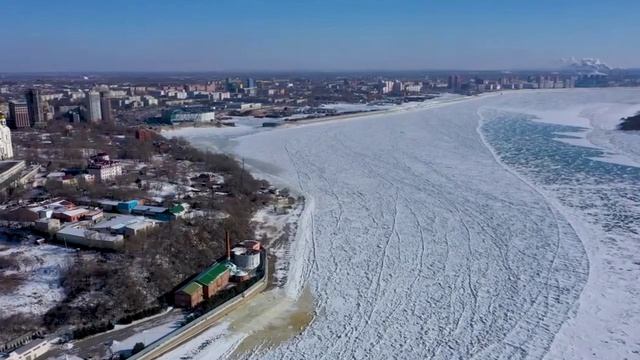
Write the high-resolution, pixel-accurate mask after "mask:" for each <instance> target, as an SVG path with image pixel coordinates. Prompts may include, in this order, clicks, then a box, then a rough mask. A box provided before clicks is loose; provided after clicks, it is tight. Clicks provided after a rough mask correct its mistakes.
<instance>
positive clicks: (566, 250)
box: [178, 89, 640, 359]
mask: <svg viewBox="0 0 640 360" xmlns="http://www.w3.org/2000/svg"><path fill="white" fill-rule="evenodd" d="M638 95H640V92H638V91H637V90H621V89H601V90H571V91H546V92H522V93H516V92H514V93H505V95H503V96H500V95H494V96H490V97H485V98H479V99H473V100H469V101H460V102H457V103H452V104H444V105H440V106H433V107H431V108H426V109H422V110H410V111H401V112H395V113H390V114H384V115H372V116H370V117H361V118H354V119H350V120H349V121H335V122H325V123H318V124H313V125H309V126H298V127H291V128H286V129H277V130H274V131H268V132H266V131H265V132H260V133H257V134H255V135H248V136H241V137H237V138H234V139H233V144H237V146H236V147H235V148H234V150H233V151H234V152H235V153H236V154H237V155H238V156H241V157H244V158H246V159H247V162H248V163H251V164H253V166H254V168H256V169H259V170H260V171H263V172H265V173H268V174H269V176H270V177H271V179H270V180H272V181H274V179H275V181H280V182H281V183H284V184H288V185H290V186H292V187H294V188H295V189H296V191H298V192H300V193H304V194H305V197H306V199H307V200H309V201H312V204H313V206H312V207H309V208H308V209H309V210H308V218H307V222H306V225H305V226H301V227H300V228H301V229H307V231H305V232H303V234H304V236H303V237H302V238H300V239H297V240H300V241H296V243H295V244H296V247H297V248H296V249H294V251H292V256H293V257H295V259H296V261H299V262H300V266H297V267H293V268H292V270H290V271H291V272H292V274H290V277H291V278H299V279H302V281H301V282H300V283H301V284H302V283H306V284H308V285H309V286H310V289H311V291H312V293H313V296H314V298H315V299H316V318H315V320H314V321H313V323H312V324H311V325H310V326H309V327H308V328H307V329H306V330H305V331H304V332H303V333H302V334H301V335H300V336H297V337H295V338H294V339H292V340H290V341H287V342H285V343H283V344H281V345H280V346H278V347H276V348H275V349H271V350H269V351H267V350H265V352H264V353H262V352H261V353H258V354H256V355H255V357H256V358H278V359H280V358H336V359H337V358H345V357H355V358H373V359H377V358H388V357H400V358H442V359H448V358H458V357H459V358H471V357H477V358H543V357H545V356H546V357H547V358H550V359H551V358H576V359H577V358H585V357H587V358H588V357H593V358H620V357H624V356H627V357H628V356H632V354H633V351H634V350H636V351H637V350H638V343H639V341H638V338H637V336H636V335H634V334H636V333H640V331H638V330H639V329H638V328H637V324H638V323H639V322H638V320H639V317H638V316H639V315H638V306H637V302H636V301H637V300H636V299H637V296H633V294H634V293H635V294H636V295H637V292H638V285H637V284H635V285H634V283H633V282H629V281H628V280H629V279H631V278H634V277H635V278H636V279H637V277H638V275H640V267H638V266H637V265H636V266H634V265H633V264H635V263H636V262H634V256H637V255H636V254H638V253H640V252H639V251H637V250H639V249H637V248H636V247H635V246H636V245H634V241H636V240H637V239H635V238H634V237H633V236H631V237H630V238H629V239H630V240H629V241H627V242H621V241H622V240H621V239H620V238H618V237H615V239H616V240H617V242H615V243H613V242H611V241H610V240H609V239H610V237H608V235H607V234H606V229H604V230H602V231H605V232H604V233H603V232H598V231H592V230H593V229H598V227H599V226H601V225H602V224H601V223H599V221H600V220H601V219H598V218H595V220H593V219H592V221H590V220H589V219H588V218H587V217H585V216H586V215H585V214H584V213H583V210H584V209H581V208H580V207H579V206H578V205H580V204H575V203H572V202H571V201H567V197H564V196H563V194H566V189H564V188H562V187H553V188H552V187H546V188H545V187H543V186H542V185H543V184H542V185H541V183H540V181H539V179H537V178H535V177H533V176H532V174H533V173H531V172H527V171H525V170H526V169H521V168H511V167H509V168H508V169H505V167H504V166H503V164H504V165H507V166H510V165H509V161H507V160H508V159H506V160H503V159H502V158H501V156H505V155H508V154H516V155H518V154H519V153H518V152H517V151H516V152H505V150H504V149H505V148H498V151H495V149H493V147H494V146H497V145H496V144H495V143H492V142H491V139H489V141H487V144H485V142H483V140H482V139H481V136H480V134H479V133H478V132H477V131H476V128H477V125H478V121H479V120H480V117H479V115H478V113H479V110H481V109H482V111H487V109H489V110H492V109H510V110H513V109H517V110H518V111H519V112H524V113H529V114H531V113H532V112H535V111H538V112H540V111H547V110H553V109H557V110H558V111H560V110H561V109H565V108H567V107H573V106H580V105H581V104H593V103H594V102H598V101H599V102H601V103H608V104H628V105H629V104H630V106H634V105H633V101H634V99H640V96H638ZM595 100H598V101H595ZM492 111H493V110H492ZM592 113H597V111H592ZM483 114H484V112H483ZM594 119H595V117H594ZM594 121H597V120H594ZM481 131H482V130H481ZM178 135H181V136H187V137H188V138H189V139H190V140H191V141H192V142H193V143H194V144H195V145H198V146H205V147H206V146H209V145H211V139H210V138H209V139H207V137H206V135H205V134H198V135H196V136H193V137H189V136H188V134H185V133H184V132H183V133H182V134H178ZM532 136H533V134H532ZM525 138H526V136H525ZM492 139H493V140H495V139H496V138H492ZM564 140H566V139H563V141H564ZM514 141H515V138H514ZM552 141H553V140H552ZM626 143H627V144H628V143H629V141H627V142H626ZM487 145H489V146H490V147H492V149H491V150H490V149H489V148H487ZM511 145H513V146H514V147H510V148H508V149H520V148H518V144H517V143H515V142H512V143H511ZM492 150H493V151H492ZM608 151H609V152H610V154H604V155H605V156H611V157H612V158H613V156H614V155H616V154H614V152H615V151H613V150H612V149H609V150H608ZM620 152H622V151H620ZM494 155H495V156H497V158H498V159H499V160H501V161H500V162H501V163H499V162H497V161H496V157H494ZM617 155H619V156H627V155H625V154H622V153H620V154H617ZM549 156H553V154H550V155H549ZM560 156H562V155H560ZM541 166H544V164H543V163H541ZM523 179H524V180H526V181H523ZM575 186H583V184H582V183H576V184H575ZM618 205H619V206H621V207H622V208H623V209H624V211H626V212H630V213H634V212H635V213H636V214H637V212H638V209H637V207H636V205H637V202H636V201H635V200H633V199H629V201H628V202H627V203H619V204H618ZM590 210H594V211H595V210H597V205H596V206H595V207H592V208H591V209H590ZM566 218H568V219H569V220H570V222H568V221H567V220H566ZM574 229H575V230H574ZM585 229H586V230H587V231H585ZM576 231H577V232H578V235H580V236H581V238H582V241H581V239H580V238H578V236H577V235H576ZM603 234H604V235H603ZM601 235H603V236H601ZM605 235H606V236H605ZM583 242H584V244H583ZM635 244H637V242H635ZM587 255H588V257H587ZM635 261H637V259H636V260H635ZM616 266H618V267H621V268H620V269H616V268H615V267H616ZM296 269H297V270H296ZM612 276H613V277H612ZM607 278H613V279H615V281H613V282H611V283H608V284H607V283H604V280H605V279H607ZM298 288H299V287H298ZM292 294H295V292H292ZM620 297H624V298H623V299H620ZM620 300H622V301H620ZM585 329H586V330H585ZM408 339H410V341H408Z"/></svg>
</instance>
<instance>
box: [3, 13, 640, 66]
mask: <svg viewBox="0 0 640 360" xmlns="http://www.w3.org/2000/svg"><path fill="white" fill-rule="evenodd" d="M2 7H3V10H4V11H3V12H4V13H5V14H7V15H8V16H6V17H5V22H4V25H5V28H7V29H9V30H10V31H9V33H10V34H13V36H5V37H3V38H2V39H0V47H1V48H3V49H4V51H3V56H2V58H0V72H3V73H8V72H91V71H94V72H118V71H132V72H139V71H149V72H171V71H184V72H191V71H193V72H198V71H221V72H225V71H266V72H269V71H275V72H277V71H286V70H289V71H352V70H361V71H376V70H399V71H405V70H452V69H460V70H498V69H505V70H518V69H550V68H559V67H561V65H562V64H561V61H560V59H562V58H570V57H576V58H583V57H594V58H601V59H602V60H603V61H605V62H607V63H608V64H609V65H610V66H612V67H619V68H639V67H640V62H639V60H638V59H640V50H638V49H634V48H633V47H631V46H628V44H627V39H629V38H633V37H634V35H638V34H640V24H638V23H637V21H636V20H635V19H634V15H633V14H636V13H637V11H638V10H640V4H639V3H637V2H633V1H619V2H617V3H616V6H608V7H603V6H602V4H601V3H600V2H596V1H562V2H552V1H538V2H535V3H534V2H527V3H524V2H517V3H515V2H507V1H498V2H494V3H492V4H484V3H483V4H478V3H475V2H472V1H454V2H447V3H446V4H445V3H440V2H435V1H426V2H420V1H404V2H401V3H391V2H383V1H374V2H364V1H349V2H346V3H339V2H337V1H325V2H318V1H309V2H304V3H298V2H293V1H281V2H278V3H277V4H273V3H265V2H261V1H247V2H243V3H242V4H236V3H232V2H220V3H205V2H195V3H180V4H178V3H172V2H165V1H158V2H153V3H151V2H135V3H130V2H125V1H114V2H109V3H108V4H106V3H105V4H94V5H92V6H90V7H89V6H86V3H84V2H80V1H67V2H65V6H59V5H58V4H55V3H50V2H46V1H32V2H26V3H25V2H6V3H5V4H3V5H2Z"/></svg>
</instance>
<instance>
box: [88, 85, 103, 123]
mask: <svg viewBox="0 0 640 360" xmlns="http://www.w3.org/2000/svg"><path fill="white" fill-rule="evenodd" d="M100 105H101V104H100V93H99V92H97V91H89V93H88V94H87V113H86V120H87V121H89V122H99V121H100V120H102V111H101V110H100Z"/></svg>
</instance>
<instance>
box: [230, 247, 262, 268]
mask: <svg viewBox="0 0 640 360" xmlns="http://www.w3.org/2000/svg"><path fill="white" fill-rule="evenodd" d="M231 253H232V255H233V263H234V264H236V265H237V266H238V267H239V268H240V269H243V270H255V269H257V268H258V266H260V251H257V250H253V249H247V248H244V247H237V248H233V250H231Z"/></svg>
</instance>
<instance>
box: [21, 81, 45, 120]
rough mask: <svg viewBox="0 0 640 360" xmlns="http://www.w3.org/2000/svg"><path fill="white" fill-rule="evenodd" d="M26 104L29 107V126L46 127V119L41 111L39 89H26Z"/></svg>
mask: <svg viewBox="0 0 640 360" xmlns="http://www.w3.org/2000/svg"><path fill="white" fill-rule="evenodd" d="M26 96H27V106H28V108H29V123H30V124H31V127H46V126H47V121H46V120H45V118H44V113H43V111H42V98H41V97H40V90H38V89H29V91H27V94H26Z"/></svg>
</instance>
